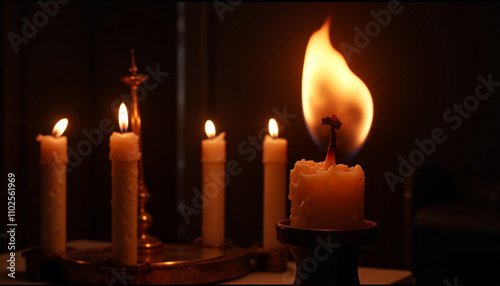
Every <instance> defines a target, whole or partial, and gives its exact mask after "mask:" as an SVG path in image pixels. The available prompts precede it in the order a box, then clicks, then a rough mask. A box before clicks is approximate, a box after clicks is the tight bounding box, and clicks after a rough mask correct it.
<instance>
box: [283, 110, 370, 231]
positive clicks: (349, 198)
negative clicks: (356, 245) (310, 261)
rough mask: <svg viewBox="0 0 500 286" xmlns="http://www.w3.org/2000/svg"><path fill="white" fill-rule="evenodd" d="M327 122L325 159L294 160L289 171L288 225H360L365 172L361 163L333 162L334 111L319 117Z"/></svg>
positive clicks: (335, 123) (336, 123)
mask: <svg viewBox="0 0 500 286" xmlns="http://www.w3.org/2000/svg"><path fill="white" fill-rule="evenodd" d="M321 124H322V125H330V130H331V133H330V134H331V137H330V146H329V147H328V154H327V156H326V160H325V162H318V163H316V162H314V161H305V160H304V159H302V160H301V161H297V162H296V163H295V166H294V168H293V169H292V170H291V171H290V194H289V196H288V198H289V199H290V201H291V214H290V225H291V226H294V227H301V228H328V229H349V228H359V227H363V212H364V192H365V175H364V173H363V169H362V168H361V166H360V165H356V166H355V167H351V168H349V167H348V166H346V165H344V164H338V165H336V164H335V129H339V128H340V125H341V124H342V123H341V122H340V121H339V120H338V118H337V117H336V116H335V115H332V116H331V117H325V118H323V119H322V123H321Z"/></svg>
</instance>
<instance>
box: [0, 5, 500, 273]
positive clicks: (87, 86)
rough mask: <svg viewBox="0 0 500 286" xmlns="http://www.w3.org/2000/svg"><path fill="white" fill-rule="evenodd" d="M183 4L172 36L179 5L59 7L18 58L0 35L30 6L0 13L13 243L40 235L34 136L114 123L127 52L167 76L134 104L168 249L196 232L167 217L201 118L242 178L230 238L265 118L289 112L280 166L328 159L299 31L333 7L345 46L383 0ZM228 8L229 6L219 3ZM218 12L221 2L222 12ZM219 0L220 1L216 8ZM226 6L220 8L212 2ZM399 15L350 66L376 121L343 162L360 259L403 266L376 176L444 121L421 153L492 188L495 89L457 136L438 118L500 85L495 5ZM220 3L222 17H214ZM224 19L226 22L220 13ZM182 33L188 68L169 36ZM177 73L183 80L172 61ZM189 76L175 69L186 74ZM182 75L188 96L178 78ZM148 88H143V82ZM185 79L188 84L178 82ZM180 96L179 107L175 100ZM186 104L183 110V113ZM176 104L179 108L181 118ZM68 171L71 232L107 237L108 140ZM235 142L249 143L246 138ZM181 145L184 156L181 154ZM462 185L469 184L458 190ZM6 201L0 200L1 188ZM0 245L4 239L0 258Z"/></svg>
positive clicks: (255, 225)
mask: <svg viewBox="0 0 500 286" xmlns="http://www.w3.org/2000/svg"><path fill="white" fill-rule="evenodd" d="M220 3H221V2H213V3H212V2H208V3H187V4H185V5H184V6H182V7H184V8H183V9H184V10H182V9H181V11H184V12H185V21H186V25H185V28H186V30H185V32H186V34H185V38H184V39H180V38H179V36H178V35H179V34H178V32H177V26H176V25H177V20H178V19H177V16H178V14H179V13H178V9H180V8H179V6H178V5H177V4H176V3H161V2H144V3H143V2H141V3H138V2H130V3H117V2H111V3H107V2H103V3H99V4H97V3H95V4H90V3H84V2H69V3H68V4H65V5H61V6H60V10H59V12H58V13H57V15H55V16H54V17H51V18H50V19H49V21H48V23H47V24H46V25H45V26H44V27H42V28H40V29H39V31H38V33H37V34H36V35H35V36H34V37H33V38H31V39H30V40H29V43H26V44H21V45H20V52H19V53H18V54H16V53H15V52H14V51H13V48H12V46H11V44H10V42H9V40H8V38H7V37H6V36H5V35H6V34H7V33H9V32H14V33H17V34H19V35H20V34H21V32H22V31H21V29H22V25H23V22H21V21H20V19H21V18H22V17H27V18H28V19H32V16H33V14H34V13H36V12H37V11H39V10H40V7H39V6H38V4H36V3H34V2H32V3H25V4H24V3H23V4H21V3H5V4H3V6H2V15H3V16H4V17H2V19H3V22H2V37H3V38H2V39H3V44H2V61H3V62H2V81H3V86H2V93H1V97H2V104H3V105H2V110H3V115H2V116H3V119H2V120H3V124H2V134H3V140H2V144H3V145H2V150H3V151H2V154H3V155H2V156H3V157H2V161H3V168H4V170H5V171H4V174H5V173H6V172H14V173H15V174H16V175H17V179H18V186H17V187H18V192H17V195H16V199H17V203H18V205H17V210H18V213H17V218H18V223H19V227H18V241H17V242H18V247H27V246H33V245H36V244H38V242H39V232H40V229H39V221H38V220H39V215H38V214H39V211H40V207H39V197H40V195H39V189H40V186H39V182H40V178H39V167H38V156H39V151H38V150H39V146H38V143H37V142H35V140H34V139H35V137H36V135H37V134H38V133H43V134H48V133H49V132H50V131H51V128H52V126H53V124H55V122H56V121H57V120H58V119H59V118H62V117H68V118H69V120H70V126H69V127H68V130H67V131H66V133H65V135H66V136H68V140H69V142H68V143H69V146H71V147H73V148H76V147H77V145H78V143H79V142H80V141H81V140H85V138H86V137H85V136H84V134H83V133H82V131H83V130H92V129H94V128H98V126H99V122H100V121H101V120H102V119H103V118H110V119H111V120H113V122H116V113H115V112H114V111H113V110H112V108H111V107H110V105H111V103H112V102H113V101H114V100H115V99H117V98H120V95H121V94H122V93H127V91H128V90H127V87H126V86H125V85H124V84H123V83H121V82H120V81H119V76H120V75H122V74H124V73H126V72H127V69H128V67H129V64H130V63H129V49H130V48H135V50H136V61H137V65H138V67H139V71H140V72H142V73H147V71H146V67H147V66H150V67H153V68H154V67H156V66H157V65H159V67H160V70H161V71H164V72H168V73H169V75H168V76H167V77H166V78H165V79H164V80H163V81H162V82H161V83H159V85H158V86H157V87H156V88H155V89H153V90H151V91H148V93H147V96H146V97H145V99H144V100H143V101H142V102H141V103H140V107H141V113H142V116H143V120H142V122H143V136H144V139H143V140H144V142H143V144H144V152H143V153H144V164H145V165H144V168H145V173H146V184H147V186H148V187H149V189H150V192H151V195H152V197H153V199H152V201H151V202H149V204H148V207H147V208H148V210H149V212H150V213H151V214H152V215H153V218H154V219H155V222H154V224H153V227H152V228H151V230H150V233H151V234H153V235H155V236H157V237H159V238H160V239H162V240H163V241H164V242H190V241H192V239H193V238H195V237H197V236H199V235H200V234H201V232H200V219H201V217H200V216H196V215H193V216H191V217H190V218H191V222H190V223H189V224H186V223H185V222H184V220H183V218H182V216H181V215H180V213H179V212H178V210H177V206H178V204H179V203H180V202H184V203H186V204H188V205H192V198H193V196H194V194H195V192H194V191H193V189H195V188H197V189H200V185H201V183H200V179H199V178H200V176H201V175H200V170H201V166H200V163H199V158H200V140H201V139H203V138H205V135H204V130H203V126H204V122H205V120H206V119H207V118H211V119H212V120H213V121H214V122H215V124H216V127H217V130H218V131H225V132H226V133H227V158H228V160H231V159H232V160H235V161H236V162H238V165H239V167H241V170H242V171H241V173H239V174H238V175H236V176H231V178H230V182H229V185H228V186H227V188H226V201H227V205H226V233H227V237H229V238H231V239H233V241H234V242H235V244H238V245H242V246H250V245H251V244H252V243H253V242H257V241H259V240H261V236H262V230H261V220H262V175H261V174H262V172H263V168H262V164H261V151H260V150H256V157H255V158H254V159H251V158H249V154H243V153H242V152H239V151H238V146H240V145H241V144H247V145H245V146H250V145H249V137H258V133H259V131H260V130H261V129H262V128H265V127H266V126H267V121H268V119H269V118H270V117H273V116H274V117H276V113H275V112H273V109H275V110H278V111H279V112H280V113H283V111H284V110H285V109H286V112H287V113H288V114H293V115H296V117H294V118H290V120H289V122H288V123H285V122H284V121H279V122H280V124H281V125H283V126H284V127H285V128H284V129H283V131H282V132H281V133H280V137H284V138H287V139H288V142H289V149H288V154H289V156H288V160H289V162H288V169H291V168H293V164H294V163H295V162H296V161H297V160H300V159H302V158H305V159H311V160H316V161H320V160H323V159H324V156H325V153H324V152H323V151H322V150H320V149H318V148H317V147H316V146H315V145H314V143H313V141H312V140H311V139H310V137H309V134H308V132H307V130H306V127H305V124H304V120H303V117H302V106H301V76H302V65H303V60H304V53H305V49H306V45H307V42H308V40H309V37H310V35H311V34H312V33H313V32H314V31H315V30H317V29H318V28H319V27H320V26H321V24H322V23H323V21H324V20H325V18H326V17H327V15H328V14H331V16H332V26H331V41H332V44H333V46H334V47H335V48H336V49H337V50H339V49H340V47H341V43H342V42H345V43H348V44H350V45H353V46H354V45H355V44H354V37H355V35H356V31H355V27H359V28H361V29H362V30H364V27H365V25H366V24H367V23H370V22H371V21H373V20H374V18H373V15H372V14H371V11H375V12H378V11H380V10H383V9H387V2H380V3H265V4H261V3H246V2H242V3H239V4H237V3H233V5H234V6H231V5H229V4H225V5H226V6H217V5H221V4H220ZM223 4H224V3H223ZM228 5H229V6H228ZM216 7H217V8H216ZM224 7H230V8H231V9H229V10H226V11H224V12H221V10H220V9H224ZM399 7H400V9H402V11H401V12H400V13H398V14H393V15H392V16H391V21H390V23H389V24H388V25H387V26H386V27H382V28H381V30H380V32H379V33H378V34H377V35H376V36H374V37H372V38H370V42H369V44H368V45H367V46H366V47H364V48H362V49H361V50H360V53H355V54H352V56H351V62H350V63H349V66H350V68H351V69H352V70H353V72H354V73H355V74H357V75H358V77H360V78H361V79H362V80H363V81H364V82H365V84H366V85H367V86H368V88H369V89H370V91H371V94H372V97H373V102H374V121H373V125H372V130H371V133H370V136H369V137H368V140H367V142H366V144H365V146H364V147H363V149H362V150H361V151H360V153H359V154H358V155H357V156H356V157H354V158H352V159H351V160H345V161H343V162H342V163H347V164H349V165H354V164H360V165H361V166H362V167H363V169H364V172H365V175H366V191H365V218H366V219H370V220H374V221H377V222H379V224H380V232H379V240H378V242H377V244H376V245H375V246H374V247H372V248H370V249H369V250H368V251H367V252H366V254H365V256H364V257H363V262H362V263H363V264H364V265H371V266H378V267H394V268H408V267H409V255H410V254H409V247H408V244H407V241H408V240H407V236H406V232H405V229H406V228H407V227H408V224H409V222H408V219H406V220H405V214H406V213H408V208H407V207H405V199H404V188H405V184H404V183H403V182H396V183H395V184H394V190H391V187H390V184H388V182H387V180H386V178H385V177H384V174H387V172H391V173H393V174H395V175H398V176H401V177H402V178H403V179H404V177H405V176H404V174H403V175H402V174H399V172H398V166H399V165H400V159H398V157H399V156H400V155H401V156H402V157H403V158H405V159H407V160H408V159H409V155H410V154H411V153H412V152H413V151H414V150H417V149H418V147H417V145H416V144H415V143H414V141H415V140H416V139H418V140H423V139H425V138H430V137H431V134H432V132H433V130H434V129H435V128H441V129H443V131H444V134H446V136H447V139H446V141H444V142H443V143H439V144H436V147H435V151H434V152H431V154H430V155H428V156H427V155H426V156H425V159H424V162H425V164H429V163H437V164H440V165H442V166H444V167H445V168H447V169H448V170H449V171H450V172H451V173H452V174H453V175H454V176H455V177H456V179H457V181H460V178H461V174H463V172H464V170H467V169H471V168H472V169H474V170H477V171H478V172H489V173H492V174H493V175H492V176H493V179H494V181H495V182H497V181H498V175H497V174H498V167H497V165H496V164H497V161H498V159H499V155H500V154H499V150H498V148H497V146H499V143H500V136H499V130H500V129H499V128H498V127H497V126H496V123H497V122H499V119H500V113H498V112H497V110H498V108H499V107H500V99H499V96H497V93H498V91H494V92H492V94H491V96H490V97H489V98H488V99H486V100H484V101H479V105H478V107H477V109H475V110H474V111H472V112H470V116H469V117H468V118H464V119H463V120H462V121H461V123H460V124H459V126H458V125H457V128H456V130H455V129H453V128H452V126H454V124H457V123H456V122H455V121H453V122H451V123H450V122H446V121H444V120H443V114H444V113H445V111H446V110H448V109H450V108H451V109H453V108H454V107H453V105H454V104H463V101H464V99H465V98H466V97H468V96H470V95H474V92H475V89H476V86H477V85H478V84H479V83H480V82H479V81H478V76H483V77H485V78H488V75H490V74H491V77H492V79H493V81H500V70H499V56H498V50H499V48H500V40H499V39H498V37H497V36H498V35H499V32H500V25H498V20H497V19H498V17H497V16H496V15H497V13H498V11H499V8H500V7H499V6H498V4H495V3H486V4H469V3H453V4H452V3H402V4H400V6H399ZM217 9H219V12H218V10H217ZM220 13H222V16H223V17H221V16H220V15H219V14H220ZM179 40H181V42H182V41H184V42H185V52H186V61H185V62H184V63H182V62H181V63H179V61H178V60H179V55H178V54H177V52H178V51H177V45H178V43H179ZM183 66H185V68H186V69H185V73H181V72H180V71H181V70H182V69H181V70H180V69H179V68H180V67H183ZM183 75H184V76H183ZM182 78H184V79H185V82H186V84H185V95H184V96H182V94H179V84H178V83H179V82H178V81H179V80H180V79H182ZM150 82H151V83H153V82H154V81H152V80H151V81H150ZM183 86H184V85H183ZM182 98H183V100H184V101H185V103H183V101H181V102H179V99H182ZM179 107H183V108H179ZM180 110H184V111H185V112H184V113H179V112H180ZM103 138H104V139H103V141H102V142H101V143H100V144H97V146H93V149H92V152H90V154H89V155H88V156H84V157H82V160H81V163H80V164H79V166H78V167H76V168H74V171H73V172H72V173H70V174H68V239H69V240H71V239H77V238H88V239H98V240H110V227H111V226H110V212H111V209H110V205H109V200H110V175H109V174H110V163H109V160H108V159H107V156H108V151H109V147H108V141H107V140H108V139H107V138H108V134H106V135H104V136H103ZM245 142H246V143H245ZM179 152H180V153H179ZM461 187H463V188H465V185H461ZM2 201H4V197H2ZM4 249H5V248H2V251H4Z"/></svg>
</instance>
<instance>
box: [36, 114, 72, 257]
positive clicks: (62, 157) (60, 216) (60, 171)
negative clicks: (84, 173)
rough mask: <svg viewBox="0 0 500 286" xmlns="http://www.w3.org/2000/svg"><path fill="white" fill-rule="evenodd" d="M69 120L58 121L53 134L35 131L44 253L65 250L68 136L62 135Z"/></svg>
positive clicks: (41, 237) (41, 242) (42, 247)
mask: <svg viewBox="0 0 500 286" xmlns="http://www.w3.org/2000/svg"><path fill="white" fill-rule="evenodd" d="M67 126H68V119H66V118H63V119H61V120H59V122H57V123H56V125H55V126H54V129H53V130H52V135H41V134H38V136H37V137H36V140H37V141H39V142H40V168H41V179H42V182H41V188H42V194H41V225H40V229H41V236H40V240H41V241H40V244H41V246H40V247H41V250H42V252H43V253H63V252H65V251H66V164H67V163H68V151H67V150H68V138H66V136H61V135H62V134H63V132H64V130H66V127H67Z"/></svg>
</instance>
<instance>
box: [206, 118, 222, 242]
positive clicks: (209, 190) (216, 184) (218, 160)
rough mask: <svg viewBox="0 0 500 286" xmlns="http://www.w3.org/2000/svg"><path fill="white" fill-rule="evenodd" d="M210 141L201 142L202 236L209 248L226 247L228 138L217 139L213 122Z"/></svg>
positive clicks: (220, 136)
mask: <svg viewBox="0 0 500 286" xmlns="http://www.w3.org/2000/svg"><path fill="white" fill-rule="evenodd" d="M205 132H206V133H207V136H208V139H204V140H202V141H201V162H202V164H203V166H202V169H203V170H202V182H203V192H202V193H203V200H204V202H203V210H202V217H201V236H202V240H203V244H205V245H222V244H224V235H225V232H224V227H225V226H224V225H225V223H224V222H225V221H224V213H225V212H224V210H225V164H226V140H224V137H225V136H226V133H225V132H221V133H220V134H219V135H217V136H215V134H216V133H215V125H214V124H213V122H212V121H211V120H208V121H207V122H206V124H205Z"/></svg>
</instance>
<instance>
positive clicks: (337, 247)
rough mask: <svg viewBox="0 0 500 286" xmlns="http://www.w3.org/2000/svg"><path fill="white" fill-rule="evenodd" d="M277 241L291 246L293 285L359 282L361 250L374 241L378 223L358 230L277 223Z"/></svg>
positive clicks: (367, 223) (285, 221)
mask: <svg viewBox="0 0 500 286" xmlns="http://www.w3.org/2000/svg"><path fill="white" fill-rule="evenodd" d="M276 236H277V238H278V241H279V242H281V243H283V244H284V245H286V246H288V247H289V248H290V251H291V252H292V254H293V256H294V258H295V262H296V265H297V268H296V269H297V270H296V275H295V282H294V285H360V283H359V277H358V262H359V258H360V256H361V253H362V251H363V250H364V249H365V248H367V247H368V246H370V245H372V244H374V243H375V242H376V240H377V223H375V222H373V221H369V220H365V221H364V227H362V228H357V229H305V228H297V227H292V226H290V220H289V219H287V220H283V221H280V222H278V223H276Z"/></svg>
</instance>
